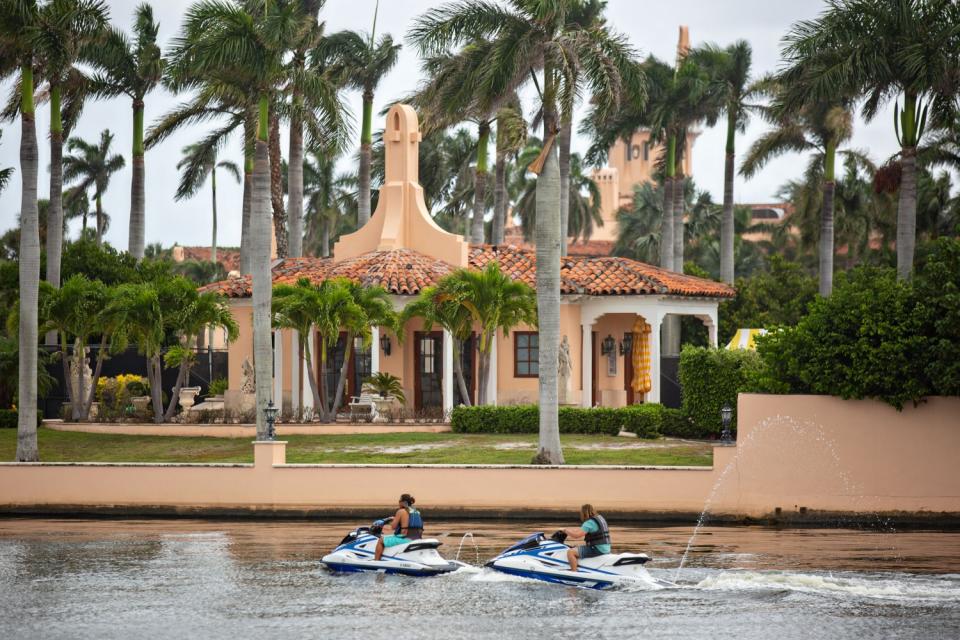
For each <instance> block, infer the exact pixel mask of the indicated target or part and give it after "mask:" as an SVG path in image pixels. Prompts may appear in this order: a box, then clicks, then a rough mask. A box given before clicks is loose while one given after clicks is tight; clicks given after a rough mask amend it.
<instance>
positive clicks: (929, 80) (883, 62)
mask: <svg viewBox="0 0 960 640" xmlns="http://www.w3.org/2000/svg"><path fill="white" fill-rule="evenodd" d="M784 42H785V46H784V50H783V56H784V58H785V62H786V65H787V70H786V71H785V73H784V83H785V85H787V86H789V87H790V88H791V91H790V93H789V96H788V99H789V100H790V102H791V103H792V104H794V105H797V104H807V103H818V102H825V101H833V102H835V101H836V100H837V97H838V96H843V95H857V96H865V97H866V99H865V100H864V102H863V108H862V114H863V116H864V118H865V119H866V120H867V121H870V120H872V119H873V118H874V117H876V115H877V114H878V113H879V111H880V108H881V107H882V106H884V105H885V104H886V103H888V102H889V101H890V100H891V99H892V100H893V101H894V130H895V132H896V136H897V142H898V143H899V145H900V154H899V155H900V164H901V166H902V171H901V178H900V201H899V205H898V208H897V274H898V276H899V277H900V278H901V279H902V278H907V277H909V276H910V273H911V271H912V269H913V257H914V249H915V245H916V213H917V147H918V146H919V145H920V144H921V142H922V140H923V135H924V132H925V130H926V128H927V121H928V118H927V116H928V112H929V114H930V116H931V117H930V121H931V122H932V123H933V124H937V125H942V124H944V123H945V122H947V121H949V119H950V118H951V116H952V113H951V112H952V111H955V108H956V95H957V91H958V90H960V78H958V76H957V73H956V69H957V65H958V56H957V51H958V49H960V5H958V4H957V3H956V2H954V1H953V0H883V1H878V0H832V1H831V2H830V3H829V5H828V7H827V10H826V11H824V12H823V13H822V14H821V15H820V16H818V17H817V18H815V19H813V20H805V21H801V22H798V23H796V24H795V25H794V26H793V27H792V28H791V30H790V32H789V33H788V34H787V36H786V37H785V39H784ZM901 96H902V99H903V106H902V107H901V106H900V98H901Z"/></svg>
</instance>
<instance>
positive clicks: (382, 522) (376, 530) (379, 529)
mask: <svg viewBox="0 0 960 640" xmlns="http://www.w3.org/2000/svg"><path fill="white" fill-rule="evenodd" d="M391 522H393V516H390V517H389V518H380V519H379V520H374V522H373V524H372V525H370V533H372V534H373V535H375V536H379V535H380V534H381V533H383V528H384V527H385V526H387V525H388V524H390V523H391Z"/></svg>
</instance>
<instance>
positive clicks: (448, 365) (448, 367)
mask: <svg viewBox="0 0 960 640" xmlns="http://www.w3.org/2000/svg"><path fill="white" fill-rule="evenodd" d="M450 411H453V335H451V333H450V332H449V331H447V330H446V329H444V330H443V412H444V413H449V412H450Z"/></svg>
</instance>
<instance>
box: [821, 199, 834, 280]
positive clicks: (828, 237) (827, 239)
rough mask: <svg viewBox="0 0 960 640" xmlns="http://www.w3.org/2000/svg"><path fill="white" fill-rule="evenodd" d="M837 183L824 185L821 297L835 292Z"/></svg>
mask: <svg viewBox="0 0 960 640" xmlns="http://www.w3.org/2000/svg"><path fill="white" fill-rule="evenodd" d="M834 189H835V183H834V181H833V180H827V181H825V182H824V183H823V207H822V209H821V211H820V295H821V296H823V297H827V296H829V295H830V294H831V293H832V292H833V193H834Z"/></svg>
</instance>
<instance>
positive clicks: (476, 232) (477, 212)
mask: <svg viewBox="0 0 960 640" xmlns="http://www.w3.org/2000/svg"><path fill="white" fill-rule="evenodd" d="M489 146H490V123H489V122H487V121H483V122H481V123H480V125H479V129H478V130H477V168H476V170H475V172H474V179H473V223H472V225H471V228H470V236H469V237H468V238H467V241H468V242H473V243H476V244H483V240H484V234H483V217H484V215H485V214H486V212H487V151H488V149H489Z"/></svg>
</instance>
